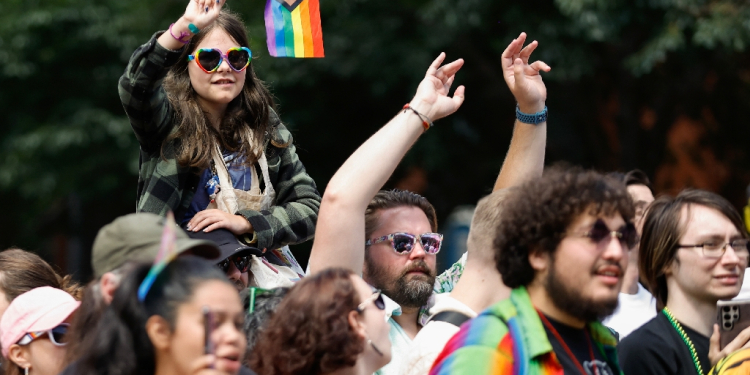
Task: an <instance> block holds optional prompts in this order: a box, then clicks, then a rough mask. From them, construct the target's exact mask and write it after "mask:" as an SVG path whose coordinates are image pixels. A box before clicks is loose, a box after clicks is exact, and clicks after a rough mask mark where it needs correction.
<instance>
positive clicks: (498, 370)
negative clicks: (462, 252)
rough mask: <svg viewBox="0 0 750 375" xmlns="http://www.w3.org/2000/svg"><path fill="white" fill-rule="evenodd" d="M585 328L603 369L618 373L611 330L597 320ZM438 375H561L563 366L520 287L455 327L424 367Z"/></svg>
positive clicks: (615, 342) (523, 289) (432, 374)
mask: <svg viewBox="0 0 750 375" xmlns="http://www.w3.org/2000/svg"><path fill="white" fill-rule="evenodd" d="M589 331H590V332H591V338H592V339H593V341H594V344H595V346H596V347H597V349H599V350H600V351H601V353H602V354H603V355H604V357H605V358H606V359H607V364H608V365H609V367H610V368H611V369H612V370H613V371H615V373H618V374H622V371H621V370H620V366H619V364H618V362H617V352H616V350H615V345H616V344H617V341H616V339H615V337H614V336H613V335H612V333H611V332H610V331H609V330H608V329H607V328H606V327H604V326H602V325H601V324H600V323H598V322H593V323H589ZM440 374H452V375H457V374H458V375H460V374H471V375H476V374H502V375H507V374H529V375H534V374H539V375H546V374H555V375H563V368H562V366H561V365H560V362H559V361H558V360H557V357H556V356H555V353H554V351H553V350H552V345H551V344H550V342H549V339H548V338H547V334H546V333H545V332H544V326H543V325H542V321H541V319H539V315H538V314H537V312H536V310H535V309H534V307H533V306H532V304H531V300H530V299H529V294H528V292H527V291H526V288H524V287H520V288H516V289H513V291H512V292H511V295H510V298H508V299H506V300H503V301H500V302H498V303H496V304H494V305H492V306H490V307H489V308H488V309H487V310H485V311H483V312H482V313H481V314H480V315H479V316H477V317H476V318H474V319H472V320H470V321H468V322H466V323H464V324H463V325H462V326H461V330H460V331H458V333H457V334H456V335H455V336H453V338H451V339H450V341H448V344H446V345H445V348H444V349H443V352H442V353H440V355H439V356H438V357H437V359H436V360H435V363H434V364H433V366H432V370H430V375H440Z"/></svg>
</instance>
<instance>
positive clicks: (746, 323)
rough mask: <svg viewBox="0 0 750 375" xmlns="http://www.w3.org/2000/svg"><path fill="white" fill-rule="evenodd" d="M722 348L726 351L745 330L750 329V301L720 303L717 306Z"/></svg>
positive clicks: (717, 320)
mask: <svg viewBox="0 0 750 375" xmlns="http://www.w3.org/2000/svg"><path fill="white" fill-rule="evenodd" d="M716 311H717V317H716V322H717V323H718V324H719V333H720V334H721V339H720V347H721V349H724V347H725V346H727V344H729V343H730V342H732V340H734V339H735V338H736V337H737V335H739V334H740V332H742V331H743V330H744V329H745V328H747V327H750V300H732V301H719V302H718V303H717V304H716Z"/></svg>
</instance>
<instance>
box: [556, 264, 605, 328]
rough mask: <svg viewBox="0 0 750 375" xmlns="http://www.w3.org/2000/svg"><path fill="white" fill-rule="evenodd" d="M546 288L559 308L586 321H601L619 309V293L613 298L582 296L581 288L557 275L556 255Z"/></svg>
mask: <svg viewBox="0 0 750 375" xmlns="http://www.w3.org/2000/svg"><path fill="white" fill-rule="evenodd" d="M544 288H545V289H546V290H547V295H548V296H549V297H550V299H551V300H552V303H554V304H555V306H557V308H559V309H560V310H562V311H565V312H566V313H568V314H570V315H571V316H575V317H579V318H581V319H583V320H584V321H586V322H592V321H601V320H602V319H604V318H606V317H608V316H610V315H612V313H613V312H614V311H615V309H617V302H618V300H617V295H615V298H614V299H612V300H604V301H594V300H592V299H590V298H585V297H582V296H581V291H580V290H574V289H572V288H570V287H569V286H568V285H566V284H565V282H564V281H563V280H561V279H559V278H558V277H557V273H556V272H555V259H554V257H553V258H552V263H551V264H550V270H549V274H547V280H546V281H545V286H544Z"/></svg>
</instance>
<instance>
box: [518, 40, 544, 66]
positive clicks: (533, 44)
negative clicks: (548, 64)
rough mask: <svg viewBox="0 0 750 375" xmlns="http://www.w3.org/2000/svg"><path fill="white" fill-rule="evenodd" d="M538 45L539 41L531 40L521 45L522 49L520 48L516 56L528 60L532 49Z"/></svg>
mask: <svg viewBox="0 0 750 375" xmlns="http://www.w3.org/2000/svg"><path fill="white" fill-rule="evenodd" d="M538 46H539V42H537V41H536V40H535V41H533V42H531V43H529V45H528V46H526V47H523V49H522V50H521V53H520V54H519V56H518V57H520V58H521V59H523V61H524V62H528V61H529V56H531V53H532V52H534V50H535V49H536V47H538Z"/></svg>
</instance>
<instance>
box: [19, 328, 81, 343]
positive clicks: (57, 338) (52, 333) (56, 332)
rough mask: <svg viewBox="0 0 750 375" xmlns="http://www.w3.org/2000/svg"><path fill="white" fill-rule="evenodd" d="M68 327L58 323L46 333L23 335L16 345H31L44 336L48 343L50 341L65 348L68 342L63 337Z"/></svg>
mask: <svg viewBox="0 0 750 375" xmlns="http://www.w3.org/2000/svg"><path fill="white" fill-rule="evenodd" d="M68 327H70V324H68V323H60V325H58V326H57V327H55V328H52V329H50V330H47V331H39V332H29V333H27V334H25V335H24V336H23V337H22V338H21V340H19V341H18V345H28V344H31V342H32V341H34V340H36V339H38V338H40V337H44V335H48V336H49V341H51V342H52V343H53V344H55V345H57V346H65V345H67V344H68V341H67V340H66V337H65V335H66V334H67V333H68Z"/></svg>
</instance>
